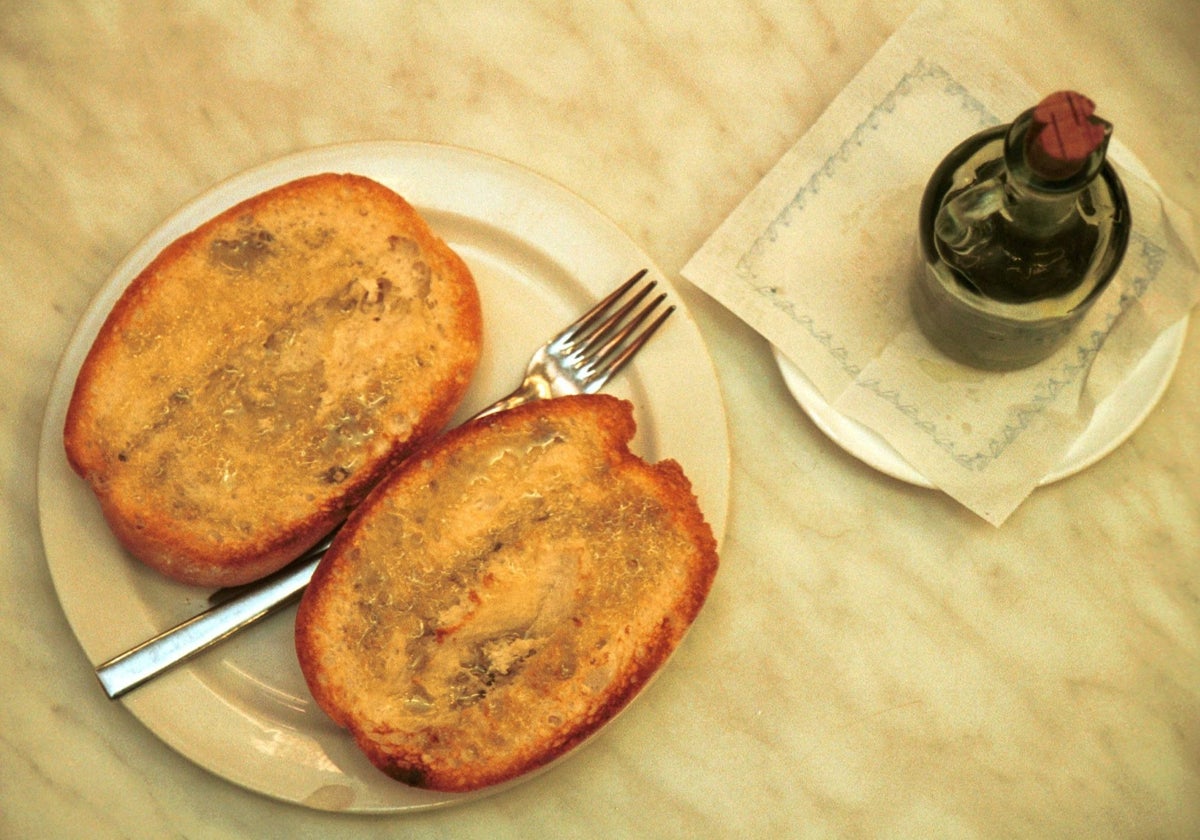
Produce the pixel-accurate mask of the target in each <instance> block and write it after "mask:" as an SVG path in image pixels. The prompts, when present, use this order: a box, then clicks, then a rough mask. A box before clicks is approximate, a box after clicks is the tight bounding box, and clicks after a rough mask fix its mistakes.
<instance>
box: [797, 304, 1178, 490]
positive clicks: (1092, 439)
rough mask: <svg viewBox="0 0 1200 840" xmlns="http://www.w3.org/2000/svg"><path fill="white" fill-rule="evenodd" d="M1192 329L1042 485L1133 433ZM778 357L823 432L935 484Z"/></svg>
mask: <svg viewBox="0 0 1200 840" xmlns="http://www.w3.org/2000/svg"><path fill="white" fill-rule="evenodd" d="M1187 325H1188V319H1187V318H1186V317H1185V318H1182V319H1180V320H1179V321H1178V322H1176V323H1175V324H1173V325H1172V326H1171V327H1169V328H1168V329H1166V330H1164V331H1163V332H1162V333H1161V334H1160V335H1159V336H1158V338H1157V339H1156V340H1155V342H1154V344H1153V345H1151V347H1150V349H1149V351H1147V353H1146V355H1145V356H1143V357H1142V359H1141V361H1139V362H1138V363H1137V364H1136V365H1135V366H1134V367H1133V369H1132V370H1130V372H1129V375H1128V376H1126V377H1125V379H1124V380H1122V381H1121V384H1120V385H1118V386H1117V388H1116V389H1115V390H1114V391H1113V392H1112V393H1111V394H1109V395H1108V397H1107V398H1106V399H1104V400H1103V401H1102V402H1101V403H1100V404H1099V405H1098V406H1096V410H1095V412H1094V413H1093V414H1092V420H1091V422H1090V423H1089V424H1088V426H1087V428H1086V429H1084V430H1083V433H1082V434H1081V435H1080V436H1079V438H1078V439H1076V441H1075V443H1073V444H1072V445H1071V448H1070V449H1068V450H1067V452H1066V453H1065V454H1064V455H1063V457H1062V460H1061V461H1060V462H1059V463H1058V464H1057V465H1056V466H1055V467H1054V469H1052V470H1051V471H1050V472H1049V473H1047V474H1046V476H1044V477H1043V478H1042V480H1041V481H1040V482H1039V484H1040V485H1046V484H1052V483H1054V482H1055V481H1059V480H1061V479H1064V478H1066V477H1068V476H1071V475H1074V474H1075V473H1077V472H1079V471H1081V470H1084V469H1086V468H1087V467H1090V466H1091V465H1092V464H1094V463H1096V462H1097V461H1099V460H1100V459H1101V458H1103V457H1104V456H1105V455H1108V454H1109V453H1110V452H1112V451H1113V450H1114V449H1116V448H1117V447H1118V446H1120V445H1121V444H1122V443H1124V442H1125V441H1126V440H1127V439H1128V438H1129V436H1130V435H1132V434H1133V432H1134V431H1135V430H1136V429H1137V427H1138V426H1140V425H1141V424H1142V421H1143V420H1145V419H1146V416H1147V415H1148V414H1149V413H1150V411H1151V409H1153V408H1154V406H1155V405H1156V404H1157V403H1158V401H1159V399H1160V398H1161V397H1162V395H1163V392H1165V391H1166V389H1167V385H1168V383H1170V381H1171V376H1172V375H1173V374H1174V372H1175V366H1176V364H1178V362H1179V356H1180V354H1181V353H1182V351H1183V342H1184V338H1185V337H1186V336H1187ZM774 354H775V363H776V364H777V365H778V366H779V370H780V372H781V373H782V374H783V379H784V382H785V384H786V385H787V387H788V390H789V391H791V392H792V396H793V397H795V399H796V402H798V403H799V404H800V407H801V408H803V409H804V411H805V413H806V414H808V416H809V417H810V418H812V421H813V422H814V423H815V424H816V425H817V428H819V429H820V430H821V431H822V432H824V433H825V434H826V435H827V436H828V437H829V438H830V439H832V440H833V441H834V442H835V443H836V444H838V445H839V446H841V447H842V448H843V449H845V450H846V451H847V452H849V453H850V454H851V455H853V456H854V457H856V458H858V459H859V460H861V461H863V462H864V463H866V464H868V465H869V466H871V467H874V468H875V469H877V470H879V471H880V472H882V473H885V474H886V475H890V476H892V477H893V478H897V479H899V480H901V481H906V482H908V483H909V484H916V485H918V486H921V487H932V486H933V484H932V483H931V482H930V481H929V479H927V478H925V476H924V475H922V474H921V473H920V471H919V470H917V469H916V468H915V467H913V466H912V465H911V464H909V463H908V461H906V460H905V459H904V458H903V457H902V456H901V455H900V453H898V452H897V451H896V450H895V449H893V448H892V446H891V444H889V443H888V442H887V441H886V440H884V439H883V438H882V437H881V436H880V435H879V434H878V433H877V432H875V431H873V430H872V429H869V428H867V427H866V426H864V425H862V424H861V423H859V422H858V421H856V420H853V419H851V418H849V417H847V416H845V415H844V414H842V413H840V412H839V411H837V410H836V409H834V408H833V407H832V406H831V405H830V404H829V403H828V402H827V401H826V400H825V398H824V397H823V396H821V393H820V392H819V391H818V390H817V389H816V387H815V386H814V385H813V384H812V382H811V381H809V379H808V377H806V376H805V375H804V374H803V373H802V372H801V371H800V369H799V368H798V367H796V365H795V364H794V363H793V362H791V361H790V360H789V359H788V358H786V357H785V356H784V355H783V353H781V352H780V351H779V350H778V348H774Z"/></svg>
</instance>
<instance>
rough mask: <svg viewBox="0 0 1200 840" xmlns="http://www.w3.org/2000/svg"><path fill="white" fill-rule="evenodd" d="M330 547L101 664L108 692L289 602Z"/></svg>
mask: <svg viewBox="0 0 1200 840" xmlns="http://www.w3.org/2000/svg"><path fill="white" fill-rule="evenodd" d="M327 548H328V540H327V541H325V542H323V543H322V544H321V545H319V546H317V547H316V548H314V549H312V550H311V551H309V552H308V553H307V554H305V555H304V556H303V557H302V558H301V559H300V560H299V561H297V562H296V563H293V564H292V565H290V566H287V567H285V568H284V569H283V571H281V572H277V573H276V574H275V575H274V576H272V577H271V578H268V579H267V580H266V581H264V582H263V583H261V584H259V585H257V586H253V587H247V588H246V589H245V590H244V591H243V592H241V593H240V594H238V595H237V596H235V597H233V598H230V599H229V600H227V601H223V602H222V603H219V604H217V605H216V606H213V607H210V608H209V609H207V610H205V611H204V612H202V613H200V614H199V615H196V616H193V617H192V618H189V619H188V620H187V621H184V622H183V623H182V624H179V625H176V626H175V627H172V628H171V629H170V630H165V631H163V632H162V633H159V634H158V635H157V636H155V637H154V638H152V639H148V640H147V641H145V642H142V643H141V644H140V645H138V646H137V647H135V648H132V649H130V650H128V651H126V652H125V653H122V654H120V655H119V656H115V657H113V658H112V659H110V660H108V661H107V662H105V663H103V664H101V665H99V666H97V667H96V676H97V677H98V678H99V680H100V684H101V685H102V686H103V687H104V691H105V693H106V694H107V695H108V696H109V698H110V699H113V700H115V699H117V698H118V697H120V696H121V695H123V694H125V693H126V692H128V691H131V690H132V689H134V688H137V687H138V686H139V685H141V684H142V683H144V682H146V681H147V680H149V679H151V678H153V677H156V676H158V675H159V674H161V673H162V672H163V671H166V670H167V669H169V668H172V667H174V666H175V665H178V664H179V663H181V662H184V661H185V660H187V659H190V658H191V657H193V656H195V655H196V654H197V653H199V652H200V651H202V650H206V649H208V648H209V647H211V646H212V645H215V644H216V643H217V642H219V641H221V640H222V639H224V638H225V637H226V636H229V635H230V634H232V633H235V632H237V631H238V630H240V629H241V628H243V627H245V626H247V625H248V624H253V623H254V622H256V621H258V620H259V619H260V618H263V617H264V616H267V615H269V614H271V613H273V612H275V611H277V610H279V609H280V608H282V607H283V606H285V605H286V604H288V603H290V602H291V601H292V600H293V599H295V598H296V597H297V596H298V595H300V593H301V592H303V591H304V587H305V586H307V585H308V582H309V581H310V580H311V579H312V576H313V572H314V571H316V568H317V563H318V562H319V561H320V559H321V557H322V556H324V554H325V551H326V549H327Z"/></svg>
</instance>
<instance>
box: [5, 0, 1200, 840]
mask: <svg viewBox="0 0 1200 840" xmlns="http://www.w3.org/2000/svg"><path fill="white" fill-rule="evenodd" d="M914 5H915V3H914V2H913V0H855V1H854V2H848V3H845V2H830V0H816V2H808V3H766V4H764V3H757V2H744V0H724V1H723V2H712V1H711V0H705V2H701V3H689V4H668V3H656V2H638V1H637V0H635V2H625V3H613V2H600V3H589V4H568V3H557V2H532V3H531V2H515V0H501V2H496V0H463V2H447V3H442V4H409V3H395V4H374V3H346V4H343V3H320V2H312V3H274V2H254V3H243V2H229V0H208V2H203V3H193V4H169V5H168V4H152V3H124V4H121V3H112V4H99V3H85V2H75V3H71V2H59V1H58V0H48V2H41V3H5V4H3V11H0V227H2V230H3V235H2V236H0V284H3V293H4V301H5V304H4V306H3V307H0V341H2V342H3V344H2V345H0V351H2V352H0V447H2V448H0V463H3V465H4V468H3V471H2V472H0V517H2V520H0V591H2V592H3V597H2V598H0V675H2V676H0V683H2V684H3V686H4V687H3V689H2V690H0V836H3V837H12V838H26V837H29V838H34V837H39V838H40V837H55V838H57V837H64V838H66V837H81V838H82V837H87V838H99V837H171V836H176V837H189V838H205V837H212V838H217V837H222V838H223V837H289V838H302V837H333V836H336V837H364V838H365V837H394V836H404V837H544V836H594V837H620V836H631V837H632V836H637V837H644V836H686V837H710V836H711V837H785V836H794V837H972V838H974V837H1176V838H1184V837H1197V836H1200V388H1198V387H1197V386H1198V385H1200V329H1196V323H1195V319H1194V318H1193V324H1192V329H1191V330H1190V332H1189V335H1188V338H1187V341H1186V345H1185V347H1184V349H1183V356H1182V359H1181V362H1180V365H1179V368H1178V371H1177V373H1176V375H1175V378H1174V380H1173V382H1172V384H1171V386H1170V388H1169V389H1168V390H1167V392H1166V394H1165V396H1164V397H1163V399H1162V401H1161V403H1160V404H1159V405H1158V406H1157V407H1156V408H1155V409H1154V410H1153V411H1152V412H1151V413H1150V416H1149V417H1148V418H1147V420H1146V422H1145V423H1144V425H1143V426H1142V427H1141V428H1140V429H1139V430H1138V431H1137V432H1136V434H1134V435H1133V437H1132V438H1131V439H1130V440H1129V441H1128V442H1127V443H1125V444H1124V445H1122V446H1121V447H1120V448H1118V449H1117V450H1116V451H1115V452H1114V453H1113V454H1112V455H1110V456H1109V457H1107V458H1106V459H1104V460H1103V461H1101V462H1100V463H1099V464H1097V465H1096V466H1094V467H1092V468H1090V469H1088V470H1086V471H1085V472H1083V473H1081V474H1079V475H1077V476H1075V477H1073V478H1070V479H1068V480H1065V481H1062V482H1059V483H1057V484H1054V485H1052V486H1049V487H1046V488H1043V489H1041V490H1039V491H1037V492H1036V493H1035V494H1034V495H1033V497H1031V498H1030V499H1029V500H1028V501H1027V502H1026V503H1025V504H1024V505H1023V506H1022V507H1021V508H1020V509H1019V510H1018V511H1017V512H1016V514H1014V515H1013V517H1012V518H1011V519H1010V520H1009V521H1008V522H1007V523H1005V524H1004V526H1003V527H1002V528H999V529H996V528H993V527H992V526H990V525H987V524H986V523H984V522H983V521H981V520H980V519H978V518H977V517H975V516H973V515H972V514H970V513H968V512H966V511H965V510H964V509H962V508H961V507H960V506H958V505H957V504H956V503H954V502H952V501H950V500H949V499H947V498H946V497H944V496H943V495H941V494H939V493H937V492H934V491H930V490H924V489H920V488H916V487H912V486H909V485H906V484H902V483H900V482H897V481H895V480H893V479H890V478H888V477H886V476H884V475H881V474H879V473H877V472H875V471H873V470H872V469H870V468H869V467H867V466H864V465H863V464H861V463H860V462H858V461H857V460H855V459H854V458H852V457H851V456H849V455H847V454H845V453H844V452H843V451H842V450H841V449H840V448H839V447H838V446H837V445H836V444H834V443H832V442H830V441H829V440H828V439H827V438H826V437H825V436H824V435H823V434H822V433H821V432H820V431H819V430H818V429H817V428H816V427H815V426H814V425H813V424H812V422H811V421H809V419H808V418H807V416H806V415H805V414H804V413H803V412H802V411H801V410H800V409H799V408H798V407H797V405H796V403H795V402H794V401H793V400H792V399H791V397H790V396H789V393H788V391H787V390H786V388H785V387H784V383H783V381H782V379H781V377H780V374H779V372H778V370H777V368H776V367H775V365H774V363H773V361H772V356H771V352H770V348H769V347H768V346H767V345H766V343H765V342H764V341H763V340H762V339H760V338H759V337H757V336H756V335H755V334H754V333H753V332H751V331H750V330H748V329H747V328H746V327H745V326H744V325H743V324H742V323H741V322H740V321H739V320H738V319H736V318H735V317H733V316H732V315H730V314H729V313H728V312H726V311H725V310H723V309H722V308H721V307H720V306H718V305H717V304H716V303H714V302H713V301H711V300H710V299H708V298H707V297H706V296H705V295H703V294H702V293H701V292H699V291H698V290H696V289H694V288H692V287H690V286H688V285H687V284H686V283H685V282H684V281H682V280H680V281H679V286H680V289H681V293H682V294H683V295H684V297H685V299H686V301H687V303H688V304H689V306H690V308H691V309H692V311H693V314H694V316H695V318H696V320H697V321H698V322H699V324H700V327H701V329H702V331H703V334H704V336H705V339H706V340H707V342H708V344H709V347H710V350H711V354H712V357H713V361H714V363H715V367H716V370H717V373H718V376H719V380H720V385H721V389H722V393H723V397H724V400H725V403H726V410H727V412H728V420H729V431H730V437H731V447H732V484H731V489H730V504H729V519H728V529H727V531H726V535H725V540H724V544H723V546H722V561H723V564H722V569H721V572H720V575H719V577H718V580H717V584H716V586H715V588H714V590H713V592H712V595H711V598H710V600H709V602H708V605H707V606H706V609H705V610H704V612H703V613H702V614H701V616H700V619H699V621H698V622H697V624H696V625H695V627H694V628H693V632H692V633H691V634H690V635H689V636H688V637H687V639H686V641H685V644H684V646H683V648H682V649H681V650H680V651H679V653H678V655H677V656H676V657H675V658H674V659H673V660H672V662H671V663H670V666H669V668H668V669H667V670H666V671H665V672H664V673H663V674H662V675H661V677H660V678H659V679H658V680H657V681H656V682H655V683H654V684H653V686H652V687H651V690H650V691H649V692H647V693H646V695H645V696H644V697H642V698H641V699H640V700H639V702H638V704H636V705H635V707H634V708H633V709H632V710H631V711H630V713H629V714H628V715H625V716H623V717H621V718H620V719H618V720H617V721H616V723H615V724H614V725H613V726H611V727H609V728H608V729H607V730H605V732H604V733H603V734H602V736H601V737H600V738H598V739H597V740H596V741H595V742H593V743H592V744H590V745H589V746H588V747H587V748H586V749H584V750H582V751H581V752H580V753H579V754H578V755H576V756H573V757H572V758H571V759H570V760H568V761H566V762H563V763H561V764H560V765H558V766H556V767H555V768H553V769H552V770H551V771H550V772H547V773H544V774H541V775H539V776H537V777H535V778H533V779H531V780H529V781H527V782H526V783H524V784H522V785H519V786H517V787H514V788H512V789H510V790H508V791H505V792H503V793H501V794H499V795H496V796H492V797H490V798H487V799H483V800H480V801H477V802H473V803H470V804H464V805H459V806H455V807H452V808H449V809H445V810H440V811H433V812H423V813H411V814H403V815H391V816H362V815H345V814H336V813H329V812H324V811H317V810H312V809H309V808H305V807H301V806H297V805H292V804H287V803H283V802H277V801H275V800H272V799H268V798H266V797H264V796H261V795H258V794H256V793H252V792H248V791H246V790H243V789H242V788H240V787H237V786H235V785H233V784H230V783H228V782H226V781H225V780H223V779H222V778H219V777H218V776H216V775H214V774H212V773H209V772H208V771H206V770H203V769H200V768H199V767H197V766H195V765H193V764H192V763H191V762H189V761H188V760H187V759H185V758H182V757H181V756H179V755H178V754H176V753H175V752H174V751H172V750H171V749H170V748H168V747H166V746H164V745H163V743H162V742H161V741H159V740H158V738H156V737H155V736H154V735H152V734H150V733H149V732H148V731H147V730H146V729H145V728H144V727H143V726H142V725H141V724H140V723H139V722H138V721H137V720H136V719H135V718H134V717H133V716H132V715H131V714H130V713H129V712H128V711H127V710H126V709H125V708H123V707H122V705H121V704H120V703H114V702H110V701H108V700H106V699H105V698H104V696H103V694H102V693H101V692H100V690H99V688H98V686H97V684H96V682H95V679H94V677H93V675H92V673H91V666H90V664H89V663H88V661H87V659H86V657H85V656H84V654H83V651H82V650H81V648H80V646H79V644H78V643H77V642H76V640H75V638H74V636H73V635H72V632H71V629H70V627H69V626H68V624H67V621H66V619H65V617H64V614H63V612H62V610H61V608H60V606H59V603H58V600H57V598H56V595H55V590H54V588H53V585H52V583H51V579H50V575H49V572H48V570H47V564H46V559H45V556H44V552H43V546H42V541H41V537H40V534H39V527H38V507H37V497H36V491H35V482H34V475H35V465H36V459H37V447H38V440H39V433H40V423H41V417H42V412H43V408H44V406H45V403H46V399H47V393H48V387H49V383H50V380H51V376H52V375H53V372H54V370H55V367H56V364H57V362H58V359H59V356H60V354H61V353H62V351H63V349H64V347H65V345H66V342H67V340H68V338H69V336H70V334H71V332H72V329H73V327H74V325H75V323H76V321H77V320H78V318H79V317H80V315H81V314H82V312H83V311H84V309H85V307H86V306H87V304H88V301H89V299H90V298H91V297H92V295H93V294H94V293H95V292H96V290H97V289H98V288H99V287H100V285H101V284H102V283H103V281H104V280H105V278H106V277H107V276H108V275H109V273H110V272H111V271H112V270H113V268H114V266H115V265H116V264H117V262H118V261H119V260H120V259H121V258H122V257H123V256H124V255H125V254H126V253H127V252H128V251H129V250H130V249H131V248H132V247H133V246H134V245H135V244H136V243H137V242H138V241H139V240H141V239H142V237H143V236H145V235H146V234H147V233H148V232H149V231H150V230H151V229H152V228H153V227H154V226H155V225H156V224H157V223H158V222H159V221H160V220H162V219H163V218H165V217H166V216H168V215H169V214H170V213H171V212H172V211H173V210H174V209H176V208H177V207H178V206H180V205H181V204H182V203H184V202H185V201H187V200H188V199H190V198H192V197H194V196H195V195H197V194H199V193H200V192H202V191H204V190H205V189H206V188H208V187H209V186H211V185H212V184H214V183H216V182H218V181H220V180H222V179H225V178H227V177H229V176H231V175H233V174H235V173H238V172H239V171H242V170H244V169H245V168H247V167H250V166H253V165H256V164H260V163H263V162H265V161H269V160H271V159H273V158H276V157H277V156H280V155H282V154H285V153H289V152H293V151H297V150H302V149H306V148H310V147H313V146H318V145H323V144H328V143H333V142H340V141H352V140H369V139H381V138H397V139H414V140H423V141H432V142H436V143H445V144H452V145H455V146H462V147H467V148H471V149H478V150H481V151H484V152H487V153H490V154H493V155H497V156H500V157H502V158H505V159H508V160H511V161H514V162H516V163H519V164H521V165H523V166H525V167H528V168H530V169H532V170H535V171H537V172H539V173H541V174H543V175H545V176H548V177H549V178H551V179H553V180H555V181H557V182H559V183H561V184H562V185H564V186H566V187H567V188H568V189H570V190H572V191H573V192H575V193H577V194H578V195H580V196H582V197H583V198H584V199H585V200H586V201H587V202H589V203H591V204H592V205H594V206H595V207H596V208H598V209H599V210H600V211H601V212H602V213H604V214H606V215H607V216H609V217H610V218H612V219H613V220H614V221H615V222H616V223H617V224H618V225H619V226H620V227H621V228H623V229H624V230H625V231H626V232H627V233H628V234H629V236H630V237H631V238H632V239H633V240H634V241H635V242H636V243H637V244H638V245H639V246H641V248H643V249H644V250H645V251H646V252H647V253H648V254H650V255H651V256H652V257H653V259H654V260H655V262H656V263H657V264H658V266H659V267H660V268H661V269H662V270H663V271H664V273H666V274H667V275H668V276H670V277H673V278H677V277H678V272H679V269H680V268H681V267H682V265H683V264H684V263H685V262H686V261H687V259H688V257H689V256H690V255H691V254H692V253H694V252H695V250H696V249H697V248H698V247H699V246H700V245H701V243H702V242H704V240H705V239H706V238H707V237H708V236H709V234H710V233H711V232H712V231H713V230H714V228H715V227H716V226H717V225H718V224H719V223H720V221H721V220H722V219H723V218H724V217H725V216H726V215H727V214H728V213H729V212H730V211H731V210H732V209H733V207H734V206H735V205H736V204H737V203H738V201H739V200H740V199H741V198H742V197H743V196H744V195H745V194H746V193H747V192H748V191H749V190H750V189H751V188H752V187H753V186H754V185H755V183H757V181H758V180H759V178H761V177H762V175H763V174H764V173H765V172H766V171H767V170H768V169H769V168H770V167H771V166H772V165H773V164H774V163H775V162H776V160H778V158H779V156H780V155H781V154H782V153H783V152H784V151H785V150H787V149H788V148H789V147H790V146H791V145H792V144H794V143H795V142H796V140H797V139H798V138H799V137H800V136H801V135H803V133H804V132H805V130H806V129H807V128H808V127H809V126H810V125H811V124H812V123H813V122H814V121H815V120H816V119H817V117H818V116H819V115H820V114H821V112H822V110H823V109H824V108H825V107H826V106H827V105H828V104H829V103H830V102H831V101H832V100H833V98H834V97H835V96H836V95H837V93H838V91H839V90H840V89H841V88H842V86H843V85H845V84H846V83H847V81H848V80H849V79H850V78H851V77H852V76H853V75H854V74H855V73H856V72H857V71H858V70H859V69H860V68H861V67H862V66H863V65H864V64H865V63H866V62H867V61H868V60H869V59H870V57H871V56H872V54H873V52H874V51H875V50H876V49H877V48H878V47H879V46H880V45H881V44H882V43H883V41H884V40H885V39H886V38H887V37H888V35H889V34H890V33H892V32H893V31H895V29H896V28H897V27H898V26H899V25H900V24H901V23H902V22H903V20H904V19H905V18H906V16H907V15H908V14H909V12H910V11H912V9H913V7H914ZM1135 5H1136V8H1137V11H1133V9H1134V8H1135ZM164 7H166V8H167V9H169V11H164ZM676 7H677V8H676ZM959 14H961V16H963V18H964V19H966V20H968V21H971V22H973V23H975V24H976V25H977V26H978V27H979V28H980V29H981V30H982V31H987V32H991V33H992V34H993V38H994V44H995V47H996V50H997V52H998V53H999V54H1000V55H1001V56H1002V57H1003V58H1005V59H1006V60H1007V61H1008V62H1009V63H1010V64H1011V65H1012V66H1013V67H1015V68H1016V69H1017V70H1019V71H1020V72H1021V73H1023V74H1024V75H1025V76H1026V77H1027V78H1028V79H1029V80H1030V81H1031V82H1032V83H1033V84H1034V85H1035V86H1037V87H1038V88H1039V89H1042V90H1050V89H1055V88H1058V87H1066V86H1071V87H1076V88H1079V89H1081V90H1084V91H1088V92H1090V93H1091V95H1093V96H1094V97H1096V98H1098V99H1102V100H1103V102H1104V103H1105V110H1106V111H1107V114H1106V115H1107V116H1109V117H1110V118H1112V119H1114V121H1115V122H1117V123H1118V131H1119V132H1120V135H1121V138H1122V140H1123V142H1124V143H1125V144H1126V145H1128V146H1129V147H1130V148H1131V149H1133V150H1134V151H1135V152H1136V154H1137V155H1138V156H1139V157H1140V158H1141V159H1142V161H1143V162H1144V163H1145V165H1146V167H1147V168H1148V169H1149V170H1150V172H1151V173H1152V174H1153V175H1154V176H1155V177H1156V178H1157V179H1158V180H1159V182H1160V183H1161V184H1162V185H1163V187H1164V189H1165V190H1166V191H1167V192H1168V193H1169V194H1170V195H1171V197H1172V198H1174V199H1175V201H1176V202H1178V203H1179V204H1181V205H1182V206H1183V207H1185V208H1186V209H1187V210H1188V211H1189V212H1190V213H1191V214H1192V215H1193V216H1196V217H1200V153H1198V149H1200V145H1198V142H1197V138H1198V137H1200V50H1197V47H1196V45H1197V43H1200V5H1198V4H1196V3H1195V2H1192V1H1191V0H1144V2H1142V3H1139V4H1129V3H1124V2H1120V0H1099V1H1098V2H1086V3H1085V2H1082V0H1033V1H1032V2H1029V3H1022V4H982V3H970V2H963V3H961V9H960V10H959ZM108 608H109V609H112V610H119V609H121V605H120V604H111V605H108Z"/></svg>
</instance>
